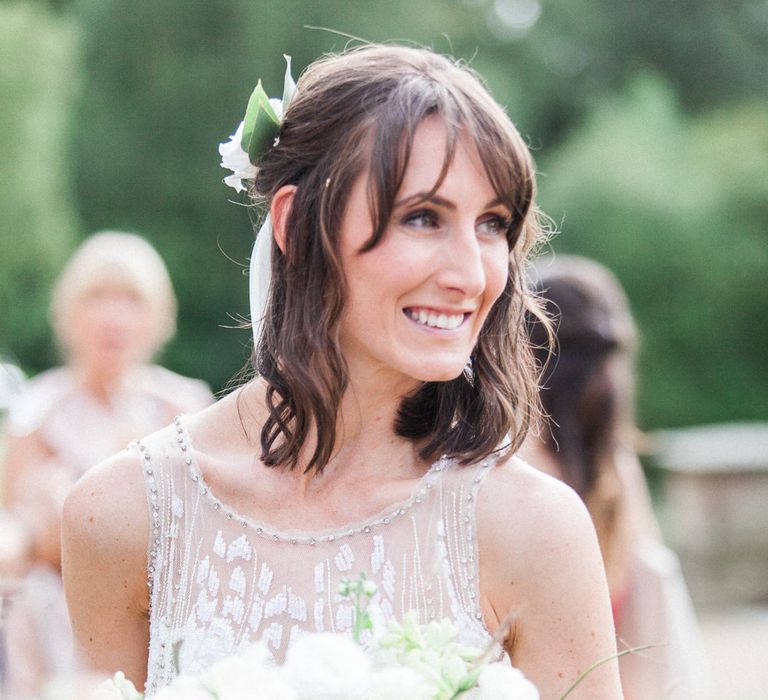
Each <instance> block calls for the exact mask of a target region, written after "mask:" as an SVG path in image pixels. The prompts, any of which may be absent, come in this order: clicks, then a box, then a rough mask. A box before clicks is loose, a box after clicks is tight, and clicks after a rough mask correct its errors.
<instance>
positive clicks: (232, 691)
mask: <svg viewBox="0 0 768 700" xmlns="http://www.w3.org/2000/svg"><path fill="white" fill-rule="evenodd" d="M200 681H201V683H202V685H203V686H204V687H205V688H207V689H209V690H211V691H213V692H214V693H215V696H216V698H218V700H240V699H241V698H246V697H250V695H252V694H253V689H254V688H258V689H259V697H264V698H268V699H269V700H298V696H297V695H296V691H295V690H293V688H291V686H290V684H288V683H287V681H286V680H284V679H283V677H282V675H281V673H280V671H279V670H278V669H276V668H275V667H274V660H273V658H272V654H270V652H269V649H267V647H266V646H264V645H263V644H253V645H251V646H249V647H247V648H246V649H245V650H244V651H241V652H240V653H238V654H233V655H232V656H228V657H226V658H225V659H222V660H221V661H219V662H218V663H216V664H214V665H213V666H211V668H209V669H208V670H207V671H206V672H205V673H204V674H203V675H202V676H201V677H200Z"/></svg>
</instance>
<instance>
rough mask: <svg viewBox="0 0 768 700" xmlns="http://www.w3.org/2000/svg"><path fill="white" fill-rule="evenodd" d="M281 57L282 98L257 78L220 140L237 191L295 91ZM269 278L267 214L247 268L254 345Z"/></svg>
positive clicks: (228, 180)
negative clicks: (242, 112) (230, 131)
mask: <svg viewBox="0 0 768 700" xmlns="http://www.w3.org/2000/svg"><path fill="white" fill-rule="evenodd" d="M283 58H285V63H286V67H285V78H284V80H283V99H282V100H278V99H276V98H271V99H270V98H269V97H267V93H266V92H265V91H264V88H263V87H262V85H261V80H259V82H258V83H256V87H255V88H254V90H253V92H252V93H251V97H250V99H249V100H248V106H247V107H246V110H245V117H243V121H241V122H240V124H239V125H238V127H237V129H236V130H235V133H234V134H232V136H230V137H229V141H226V142H224V143H220V144H219V154H220V155H221V167H222V168H226V169H227V170H231V171H232V174H231V175H227V177H225V178H224V182H225V184H227V185H229V186H230V187H232V188H234V189H235V191H236V192H242V191H243V190H245V189H246V186H245V185H244V184H243V182H244V181H245V180H253V179H254V178H255V177H256V173H257V167H256V163H258V161H259V158H260V157H261V155H262V154H263V153H266V152H267V151H268V150H269V149H270V148H272V147H274V146H276V145H277V143H278V140H279V135H280V125H281V123H282V118H283V114H284V113H285V110H286V109H288V105H289V104H290V102H291V99H293V96H294V94H295V93H296V82H295V81H294V79H293V77H292V76H291V57H290V56H286V55H283ZM271 280H272V221H271V219H270V217H269V214H267V216H266V218H265V219H264V223H263V224H262V225H261V228H260V229H259V232H258V234H256V241H255V242H254V244H253V250H252V252H251V263H250V269H249V282H248V286H249V298H250V307H251V326H252V330H253V342H254V348H255V347H257V346H258V344H259V337H260V336H261V331H262V328H263V327H264V315H265V312H266V308H267V301H268V298H269V287H270V284H271Z"/></svg>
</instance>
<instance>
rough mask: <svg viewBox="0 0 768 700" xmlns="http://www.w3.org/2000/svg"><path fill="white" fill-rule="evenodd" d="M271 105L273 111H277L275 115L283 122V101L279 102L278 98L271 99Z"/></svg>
mask: <svg viewBox="0 0 768 700" xmlns="http://www.w3.org/2000/svg"><path fill="white" fill-rule="evenodd" d="M269 104H270V106H271V107H272V109H274V110H275V114H276V115H277V118H278V119H280V120H282V118H283V101H282V100H279V99H278V98H277V97H270V98H269Z"/></svg>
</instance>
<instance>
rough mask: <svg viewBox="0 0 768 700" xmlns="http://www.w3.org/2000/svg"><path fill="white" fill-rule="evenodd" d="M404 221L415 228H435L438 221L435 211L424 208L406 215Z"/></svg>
mask: <svg viewBox="0 0 768 700" xmlns="http://www.w3.org/2000/svg"><path fill="white" fill-rule="evenodd" d="M404 223H406V224H407V225H408V226H415V227H417V228H436V227H437V226H438V225H439V223H440V222H439V219H438V216H437V214H436V213H435V212H433V211H429V210H428V209H425V210H419V211H415V212H412V213H410V214H408V215H406V216H405V217H404Z"/></svg>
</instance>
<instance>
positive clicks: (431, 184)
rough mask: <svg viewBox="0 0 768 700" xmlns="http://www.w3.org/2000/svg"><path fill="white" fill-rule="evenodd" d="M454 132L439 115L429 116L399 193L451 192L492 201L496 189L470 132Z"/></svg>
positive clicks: (417, 137) (418, 134)
mask: <svg viewBox="0 0 768 700" xmlns="http://www.w3.org/2000/svg"><path fill="white" fill-rule="evenodd" d="M451 137H452V135H451V134H450V133H449V130H448V128H447V127H446V125H445V122H444V121H443V120H442V119H441V118H440V117H438V116H429V117H427V118H426V119H424V120H423V121H422V122H421V123H420V124H419V126H418V127H417V128H416V131H415V133H414V138H413V144H412V146H411V149H410V152H409V154H408V165H407V167H406V169H405V172H404V174H403V181H402V184H401V186H400V192H399V193H398V194H399V195H401V196H402V195H406V196H409V195H412V194H415V193H417V192H423V193H425V194H427V193H430V194H431V193H432V192H433V191H434V192H441V193H446V192H447V193H449V194H452V195H453V196H455V197H460V198H461V199H463V200H466V199H468V198H469V197H470V195H476V196H479V197H482V198H483V199H484V201H488V200H490V199H493V198H494V197H495V191H494V189H493V186H492V185H491V182H490V181H489V179H488V176H487V174H486V172H485V168H484V167H483V163H482V161H481V159H480V154H479V153H478V150H477V147H476V145H475V143H474V141H473V140H472V139H471V138H470V137H469V136H468V134H467V133H466V131H459V132H458V133H457V134H456V136H455V137H454V138H455V140H456V142H455V144H451V143H450V140H451Z"/></svg>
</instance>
